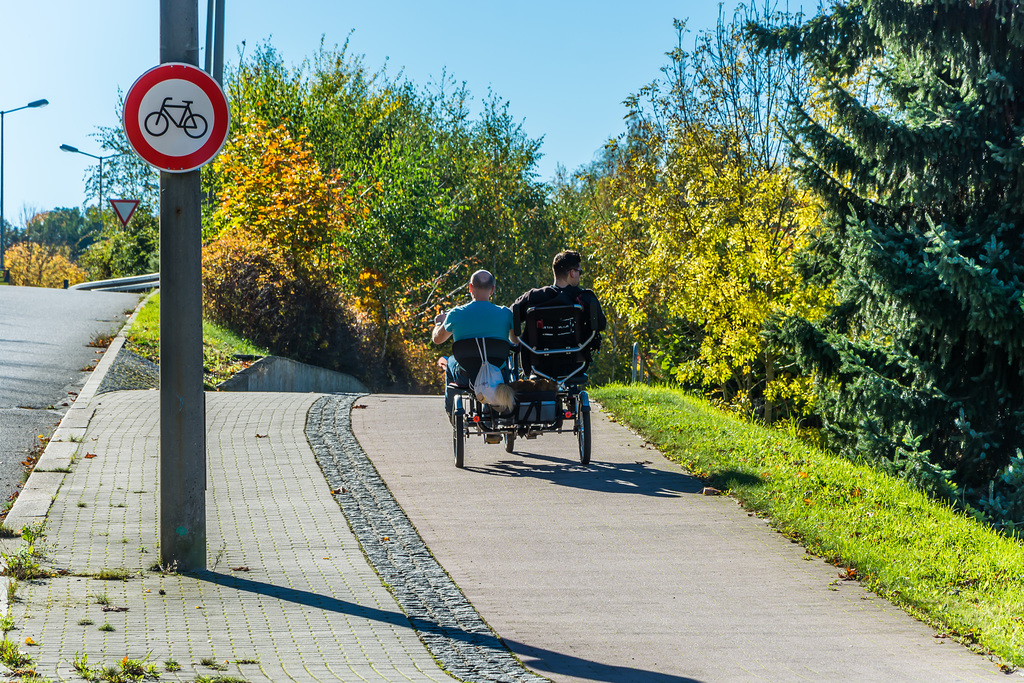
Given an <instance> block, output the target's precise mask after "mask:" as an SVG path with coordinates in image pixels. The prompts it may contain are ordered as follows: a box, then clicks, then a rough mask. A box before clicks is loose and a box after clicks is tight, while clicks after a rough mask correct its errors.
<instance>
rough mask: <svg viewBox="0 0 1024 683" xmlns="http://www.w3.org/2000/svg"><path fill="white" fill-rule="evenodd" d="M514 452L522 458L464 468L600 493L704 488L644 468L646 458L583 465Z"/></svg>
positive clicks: (671, 493)
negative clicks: (632, 461) (637, 460)
mask: <svg viewBox="0 0 1024 683" xmlns="http://www.w3.org/2000/svg"><path fill="white" fill-rule="evenodd" d="M514 455H518V456H520V457H521V458H522V460H510V459H507V458H506V459H504V460H500V461H498V462H495V463H492V464H489V465H488V464H484V465H477V466H475V467H470V466H467V467H466V470H467V471H471V472H479V473H480V474H488V475H491V476H497V477H533V478H535V479H543V480H544V481H548V482H550V483H552V484H556V485H558V486H571V487H573V488H578V489H584V490H587V491H598V492H602V493H632V494H638V495H643V496H656V497H675V496H679V495H680V494H684V493H700V491H701V489H702V488H704V482H702V481H701V480H700V479H697V478H696V477H694V476H692V475H689V474H685V473H684V472H681V471H677V472H673V471H671V470H663V469H658V468H656V467H647V463H649V462H650V461H646V463H645V461H640V462H634V463H619V462H597V461H591V462H590V465H589V466H587V467H583V466H582V465H580V464H579V462H577V461H575V460H568V459H566V458H557V457H553V456H549V455H536V454H533V453H520V452H516V453H515V454H514Z"/></svg>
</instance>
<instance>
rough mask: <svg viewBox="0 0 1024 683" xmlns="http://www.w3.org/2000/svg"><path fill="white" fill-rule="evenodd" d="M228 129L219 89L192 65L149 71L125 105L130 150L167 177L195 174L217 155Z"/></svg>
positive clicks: (216, 84) (168, 66) (168, 65)
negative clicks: (168, 174)
mask: <svg viewBox="0 0 1024 683" xmlns="http://www.w3.org/2000/svg"><path fill="white" fill-rule="evenodd" d="M229 124H230V114H229V112H228V100H227V98H226V97H225V96H224V91H223V90H222V89H221V87H220V84H218V83H217V81H215V80H214V79H213V78H212V77H211V76H210V75H209V74H208V73H206V72H205V71H203V70H202V69H200V68H198V67H194V66H192V65H191V64H179V63H168V64H161V65H160V66H156V67H153V68H152V69H150V70H149V71H147V72H146V73H144V74H142V75H141V76H139V79H138V80H137V81H135V84H134V85H132V87H131V89H130V90H129V91H128V96H127V97H125V100H124V132H125V134H126V135H127V136H128V142H129V144H131V146H132V149H134V150H135V151H136V152H137V153H138V155H139V156H140V157H142V158H143V159H144V160H145V161H146V162H147V163H149V164H151V165H152V166H155V167H157V168H159V169H160V170H162V171H168V172H170V173H185V172H186V171H194V170H195V169H197V168H199V167H200V166H203V165H204V164H206V163H208V162H209V161H210V160H211V159H213V158H214V157H215V156H217V152H219V151H220V148H221V147H223V146H224V143H225V142H227V139H228V129H229V127H230V125H229Z"/></svg>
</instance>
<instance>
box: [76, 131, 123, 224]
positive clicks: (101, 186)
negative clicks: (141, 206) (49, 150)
mask: <svg viewBox="0 0 1024 683" xmlns="http://www.w3.org/2000/svg"><path fill="white" fill-rule="evenodd" d="M60 149H61V151H62V152H74V153H75V154H84V155H85V156H87V157H92V158H93V159H99V160H100V215H103V160H104V159H112V158H114V157H119V156H122V155H124V152H118V153H117V154H106V155H104V156H96V155H95V154H89V153H88V152H83V151H82V150H80V149H78V148H77V147H72V146H71V145H61V146H60Z"/></svg>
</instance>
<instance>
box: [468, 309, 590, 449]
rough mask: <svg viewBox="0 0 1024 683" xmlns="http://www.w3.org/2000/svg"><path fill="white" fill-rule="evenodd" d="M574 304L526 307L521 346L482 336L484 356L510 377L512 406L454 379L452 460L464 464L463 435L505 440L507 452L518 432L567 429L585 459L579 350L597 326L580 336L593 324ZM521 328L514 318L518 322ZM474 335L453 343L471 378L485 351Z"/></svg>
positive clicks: (586, 424) (585, 410)
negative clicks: (486, 399) (494, 402)
mask: <svg viewBox="0 0 1024 683" xmlns="http://www.w3.org/2000/svg"><path fill="white" fill-rule="evenodd" d="M584 322H585V320H584V310H583V307H582V306H580V305H579V304H573V305H558V306H540V307H534V308H530V309H528V310H527V311H526V320H525V321H524V327H525V329H524V332H523V336H522V338H521V339H520V340H519V347H518V348H516V349H513V347H512V345H511V344H510V343H509V342H508V341H502V340H497V339H488V340H486V345H485V348H486V357H487V361H488V362H489V363H491V364H493V365H496V366H498V367H501V368H502V371H503V374H505V375H506V377H511V378H512V382H511V386H512V388H513V390H514V391H515V404H514V406H513V407H512V409H511V410H510V411H506V412H499V411H498V409H497V408H495V407H493V406H491V405H489V404H487V403H483V402H481V401H479V400H477V398H476V395H475V394H474V392H473V391H472V390H471V389H470V387H469V384H468V383H464V384H463V383H459V384H451V385H449V387H450V388H453V389H455V390H456V392H457V393H456V394H455V402H454V410H453V413H452V442H453V447H454V450H455V466H456V467H459V468H462V467H464V466H465V462H466V439H467V438H468V437H470V436H472V435H480V436H482V437H483V439H484V442H485V443H492V444H496V443H502V442H504V444H505V450H506V451H507V452H509V453H512V452H513V451H514V449H515V443H516V439H517V438H525V439H535V438H537V436H538V435H540V434H543V433H545V432H556V433H559V434H560V433H563V432H572V433H574V434H575V435H576V439H577V441H578V443H579V458H580V463H581V464H583V465H588V464H590V451H591V433H590V402H589V399H588V397H587V392H586V389H585V388H584V387H585V386H586V382H587V375H586V371H587V366H588V362H587V360H586V356H585V355H584V349H585V348H586V347H587V345H588V344H590V343H591V342H592V341H593V339H594V337H595V336H596V334H597V333H596V332H590V333H589V336H587V337H586V338H583V335H584V330H585V329H589V330H593V329H596V325H595V324H594V321H586V322H590V325H588V326H585V325H584ZM515 323H516V327H517V328H518V323H519V321H518V320H516V321H515ZM480 348H481V347H480V345H478V344H477V340H476V339H462V340H460V341H457V342H455V343H454V344H453V346H452V355H454V356H455V359H456V360H457V361H458V363H459V365H461V366H462V368H463V369H464V370H465V371H466V374H467V376H469V377H476V374H477V372H478V371H479V370H480V366H481V364H482V362H483V354H482V353H481V350H480Z"/></svg>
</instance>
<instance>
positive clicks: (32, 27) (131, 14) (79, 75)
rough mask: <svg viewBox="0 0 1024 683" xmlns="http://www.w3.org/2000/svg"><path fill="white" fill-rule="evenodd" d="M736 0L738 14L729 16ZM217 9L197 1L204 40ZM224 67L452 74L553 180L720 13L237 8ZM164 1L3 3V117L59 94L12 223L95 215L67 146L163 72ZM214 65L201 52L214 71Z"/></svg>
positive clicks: (614, 5)
mask: <svg viewBox="0 0 1024 683" xmlns="http://www.w3.org/2000/svg"><path fill="white" fill-rule="evenodd" d="M735 5H736V2H734V1H732V0H730V1H729V2H726V3H725V5H724V7H725V10H726V11H727V12H729V13H731V11H732V9H733V7H734V6H735ZM205 12H206V2H205V0H199V15H200V35H201V36H205V29H204V26H205ZM225 12H226V15H225V22H224V26H225V62H226V63H228V64H230V63H233V62H237V60H238V51H239V49H240V47H241V43H242V41H243V40H244V41H246V44H247V47H246V49H247V50H250V51H251V49H252V48H253V47H254V46H255V45H257V44H259V43H260V42H262V41H269V42H271V43H272V44H273V45H274V47H275V48H277V50H278V51H279V52H280V53H281V55H282V56H283V57H284V59H285V60H286V61H287V62H289V63H299V62H301V61H302V60H303V59H304V58H305V57H307V56H310V55H311V54H313V52H314V51H315V50H316V49H317V47H318V46H319V44H320V40H321V36H323V38H324V40H325V42H326V44H327V45H329V46H331V45H340V44H342V43H344V42H345V40H346V39H348V40H349V52H350V53H351V54H357V55H363V56H364V58H365V63H366V66H367V67H368V68H370V69H373V70H375V69H377V68H380V67H382V66H383V65H384V64H385V63H386V64H387V69H388V72H389V73H392V74H393V73H396V72H398V71H399V70H403V71H404V73H405V75H406V76H407V77H408V78H410V79H411V80H412V81H414V82H415V83H417V84H419V85H421V86H422V85H425V84H426V83H427V82H429V81H430V80H432V79H438V78H439V77H440V76H441V73H442V71H443V70H445V69H446V70H447V72H448V74H449V75H451V76H453V77H454V78H456V79H457V80H459V81H465V82H466V84H467V86H468V88H469V90H470V92H471V93H472V94H473V96H474V98H475V100H476V102H479V100H480V99H481V98H483V97H484V96H486V94H487V92H488V89H490V90H492V91H493V92H494V93H495V94H496V95H498V96H500V97H502V98H504V99H505V100H508V101H509V102H510V111H511V112H512V114H513V116H514V117H515V118H516V119H517V120H520V121H522V122H523V125H524V128H525V130H526V132H527V134H528V135H530V136H531V137H534V138H539V137H543V138H544V142H543V145H542V147H541V152H542V153H543V154H544V157H543V159H542V160H541V163H540V165H539V167H538V172H539V175H540V178H541V179H543V180H547V179H549V178H550V177H551V176H552V175H553V174H554V171H555V168H556V166H557V165H558V164H561V165H563V166H565V167H566V168H568V169H570V170H572V169H575V168H577V167H579V166H580V165H582V164H585V163H587V162H589V161H590V160H591V159H592V158H593V156H594V153H595V152H596V151H597V150H598V149H599V148H600V147H601V145H602V144H603V142H604V141H605V140H606V139H607V138H608V137H610V136H614V135H617V134H618V133H620V132H621V131H622V129H623V123H622V116H623V113H624V108H623V106H622V100H623V99H625V98H626V96H627V95H629V94H630V93H632V92H635V91H636V90H637V89H638V88H639V87H640V86H642V85H644V84H645V83H647V82H649V81H651V80H652V79H654V78H655V77H657V76H658V75H659V72H658V69H659V68H660V67H661V66H662V65H664V64H665V62H666V57H665V52H667V51H668V50H670V49H671V48H672V47H673V45H674V42H675V31H674V29H673V27H672V20H673V19H674V18H680V19H684V18H685V19H688V27H689V29H690V30H691V40H692V34H693V32H695V31H697V30H700V29H706V28H711V27H713V26H714V23H715V20H716V18H717V16H718V4H717V3H713V2H691V1H683V2H680V1H676V2H663V1H661V0H637V1H636V2H624V1H622V2H601V1H589V2H587V1H576V0H564V1H563V0H547V1H546V2H544V1H540V0H519V1H518V2H515V3H496V2H482V1H481V0H473V1H471V2H470V1H447V0H435V1H433V2H425V1H420V2H414V1H412V0H370V1H367V0H363V1H362V2H359V3H352V2H340V1H331V0H291V1H290V2H271V1H270V0H244V1H243V0H226V10H225ZM158 40H159V0H92V1H86V0H42V1H40V2H28V1H26V0H0V110H5V111H6V110H10V109H14V108H16V107H20V106H22V105H24V104H27V103H28V102H30V101H33V100H37V99H41V98H45V99H48V100H49V101H50V104H49V106H47V107H44V108H40V109H26V110H23V111H18V112H14V113H11V114H7V115H6V116H5V117H4V128H5V130H4V214H5V217H6V219H7V220H8V221H9V222H11V223H13V224H15V225H22V224H23V219H24V216H25V215H26V214H28V215H31V214H32V213H35V212H36V211H38V210H45V209H50V208H53V207H57V206H71V207H73V206H82V205H83V204H85V203H90V204H91V203H94V202H95V201H96V199H95V197H94V196H93V197H89V198H87V197H86V196H85V194H84V180H83V178H84V175H85V174H86V173H87V172H91V173H95V172H96V166H95V164H96V162H95V161H94V160H92V159H89V158H88V157H85V156H82V155H79V154H69V153H66V152H61V151H60V149H59V148H60V145H61V144H69V145H72V146H74V147H78V148H79V149H81V150H82V151H84V152H89V153H92V154H97V155H100V154H103V150H101V149H100V147H99V144H98V143H97V142H96V140H95V139H93V138H92V137H90V135H91V134H93V133H95V131H96V128H97V127H98V126H113V125H119V114H118V112H116V111H115V107H116V105H117V101H118V89H119V88H120V89H121V90H123V91H127V90H128V88H130V87H131V85H132V83H134V82H135V79H136V78H137V77H138V76H140V75H141V74H142V73H143V72H144V71H146V70H147V69H149V68H150V67H153V66H156V65H157V63H158V62H159V45H158ZM203 58H204V57H203V56H202V55H201V56H200V62H201V63H202V60H203Z"/></svg>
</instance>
